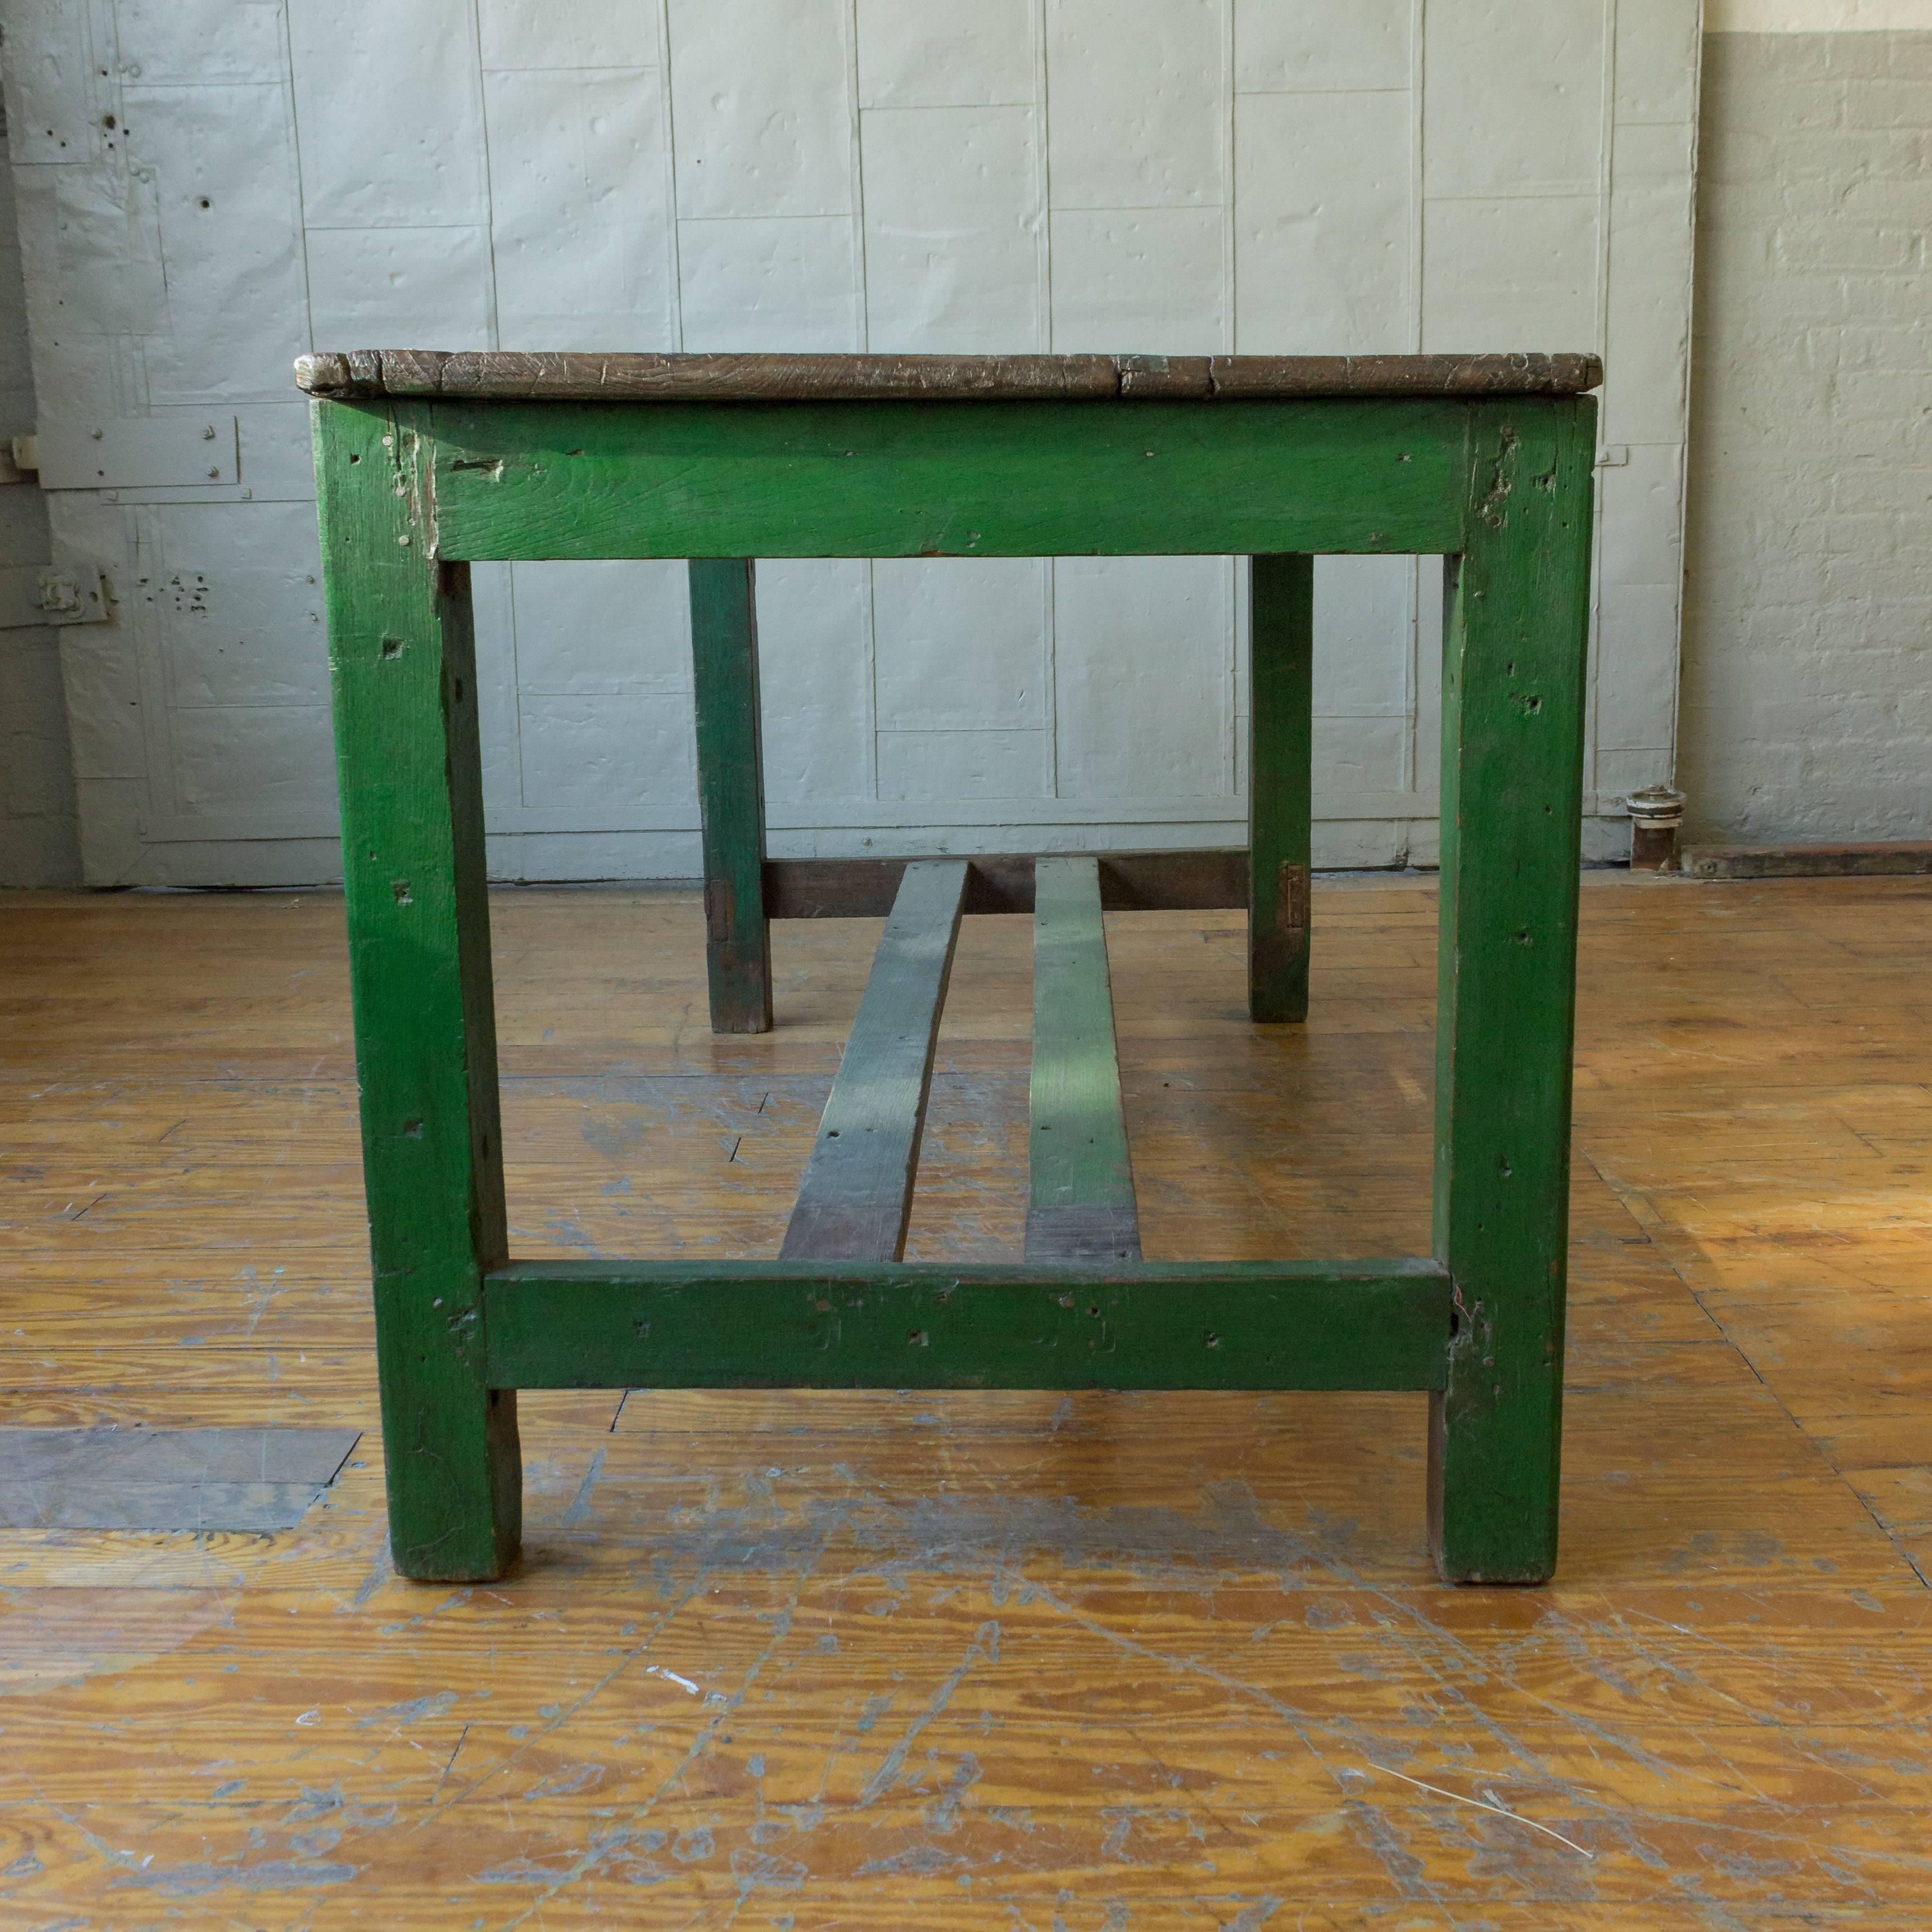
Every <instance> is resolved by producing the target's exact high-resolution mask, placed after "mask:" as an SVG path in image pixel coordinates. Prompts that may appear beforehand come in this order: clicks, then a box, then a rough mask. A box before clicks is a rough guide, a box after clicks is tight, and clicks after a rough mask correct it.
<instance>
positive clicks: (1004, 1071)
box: [0, 876, 1932, 1932]
mask: <svg viewBox="0 0 1932 1932" xmlns="http://www.w3.org/2000/svg"><path fill="white" fill-rule="evenodd" d="M5 909H6V911H7V918H6V919H5V922H4V924H0V1001H3V1002H4V1004H5V1010H6V1018H7V1028H6V1039H7V1048H6V1058H5V1061H4V1062H0V1187H3V1188H4V1195H0V1199H4V1201H5V1227H4V1231H0V1239H4V1241H5V1244H6V1261H5V1273H6V1277H7V1283H8V1286H9V1290H10V1292H9V1295H8V1299H7V1310H6V1319H5V1321H4V1322H0V1358H4V1359H0V1390H4V1391H5V1393H4V1397H0V1399H4V1401H5V1405H6V1408H5V1415H6V1418H7V1421H11V1422H13V1423H16V1424H40V1425H46V1424H87V1423H98V1422H103V1421H113V1422H118V1423H120V1424H122V1425H124V1426H127V1427H132V1426H136V1425H138V1424H149V1425H152V1426H157V1427H158V1426H163V1425H172V1426H183V1425H187V1424H221V1425H227V1426H236V1427H245V1426H249V1425H251V1424H261V1423H263V1422H270V1423H281V1424H289V1425H294V1424H302V1425H305V1426H320V1425H323V1424H339V1423H347V1424H352V1425H359V1426H361V1427H363V1428H365V1430H370V1431H371V1432H373V1431H374V1428H375V1425H376V1413H375V1382H374V1373H373V1367H372V1364H371V1355H370V1349H371V1339H372V1333H373V1330H372V1324H371V1318H370V1315H369V1310H368V1259H367V1256H366V1253H365V1249H364V1245H363V1244H364V1239H365V1229H364V1223H363V1216H362V1202H361V1196H360V1179H359V1163H358V1158H357V1147H356V1127H355V1082H354V1072H353V1064H352V1060H351V1057H350V1046H349V1031H348V1013H347V964H346V960H345V959H344V943H343V938H342V920H341V903H340V901H339V900H338V899H336V898H334V897H332V896H331V895H327V894H322V893H317V894H313V895H298V894H276V893H263V894H257V895H249V896H248V897H245V898H244V897H236V896H231V895H220V896H210V897H205V898H202V897H194V896H190V895H125V896H116V897H111V898H110V897H86V898H83V897H78V896H76V897H65V896H62V895H26V894H20V895H9V896H8V898H7V900H6V902H5ZM491 916H492V922H493V929H494V935H495V947H496V983H497V989H498V1004H499V1015H500V1018H501V1024H502V1042H503V1050H502V1067H503V1076H504V1095H503V1118H504V1132H505V1145H506V1149H507V1151H508V1161H509V1197H510V1205H509V1220H510V1225H511V1228H512V1229H513V1230H514V1232H513V1234H512V1235H511V1243H512V1247H513V1248H514V1250H515V1251H516V1252H517V1253H520V1254H524V1255H529V1256H539V1255H553V1256H559V1257H562V1256H577V1257H586V1256H597V1255H599V1254H608V1255H623V1254H627V1253H628V1254H638V1253H652V1252H657V1253H667V1252H674V1251H683V1252H688V1253H695V1254H703V1255H706V1256H713V1255H729V1254H734V1253H735V1254H744V1255H748V1256H753V1255H763V1256H769V1255H770V1254H772V1253H775V1250H776V1248H777V1246H778V1241H779V1238H780V1237H781V1234H782V1232H783V1229H784V1223H785V1218H786V1215H787V1212H788V1211H789V1209H790V1204H791V1199H792V1193H793V1190H794V1189H795V1187H796V1184H797V1181H798V1178H799V1174H800V1172H801V1171H802V1168H803V1166H804V1164H805V1160H806V1158H807V1157H808V1154H809V1151H810V1149H811V1145H812V1141H813V1137H814V1130H815V1127H816V1125H817V1110H818V1109H819V1107H820V1105H821V1104H822V1103H823V1099H824V1096H825V1094H826V1090H827V1088H828V1087H829V1083H830V1080H831V1078H832V1073H833V1071H834V1070H835V1067H836V1065H837V1063H838V1055H839V1051H840V1047H841V1043H842V1041H843V1038H844V1029H845V1028H847V1026H848V1025H849V1024H850V1020H851V1018H852V1016H853V1012H854V1011H855V1010H856V1006H857V1004H858V1000H859V994H860V992H861V990H862V987H863V986H864V983H865V975H866V972H867V970H868V967H869V965H870V963H871V953H872V947H873V945H874V941H876V938H877V933H878V931H879V925H878V922H877V921H852V922H832V921H827V922H814V923H810V924H790V923H781V924H780V925H778V926H777V927H776V928H775V930H774V933H773V939H772V959H773V969H774V982H775V998H776V1006H777V1019H778V1027H777V1030H776V1031H775V1032H773V1033H772V1034H766V1035H759V1036H751V1037H741V1038H737V1039H730V1040H721V1039H718V1038H715V1037H713V1036H712V1034H711V1033H710V1032H709V1027H708V1022H707V1018H706V991H705V976H704V965H703V915H702V910H701V907H700V904H699V901H698V898H697V895H696V894H695V893H646V892H603V891H585V892H501V893H498V894H496V895H494V898H493V905H492V915H491ZM1928 922H1932V883H1927V881H1924V880H1914V879H1885V880H1793V881H1778V882H1774V883H1724V884H1718V885H1709V886H1706V885H1700V884H1689V883H1681V882H1674V881H1657V880H1650V881H1634V880H1628V879H1626V878H1622V877H1615V878H1613V877H1604V876H1594V877H1591V878H1590V879H1589V880H1586V884H1585V889H1584V892H1583V944H1582V972H1581V983H1580V1034H1579V1040H1580V1045H1579V1053H1578V1066H1577V1157H1578V1158H1577V1166H1576V1176H1575V1185H1574V1196H1573V1228H1572V1281H1573V1302H1572V1310H1571V1346H1570V1359H1569V1392H1568V1409H1567V1418H1566V1427H1567V1434H1568V1461H1567V1464H1566V1469H1565V1495H1564V1506H1565V1520H1564V1545H1563V1555H1562V1564H1561V1567H1560V1568H1559V1572H1558V1575H1557V1579H1556V1582H1555V1583H1554V1584H1553V1585H1552V1586H1550V1587H1549V1588H1548V1589H1544V1590H1538V1591H1505V1590H1472V1591H1463V1592H1458V1591H1455V1590H1453V1589H1447V1588H1445V1587H1444V1586H1442V1585H1440V1584H1439V1583H1436V1581H1435V1580H1434V1579H1433V1576H1432V1574H1431V1573H1430V1567H1429V1565H1428V1562H1427V1556H1426V1553H1425V1546H1424V1535H1425V1529H1424V1523H1423V1520H1422V1502H1423V1494H1424V1485H1423V1481H1422V1456H1423V1450H1424V1442H1423V1415H1422V1411H1423V1406H1424V1404H1423V1399H1422V1398H1421V1397H1411V1396H1399V1395H1398V1396H1387V1395H1380V1396H1379V1395H1325V1396H1316V1395H1310V1396H1295V1397H1286V1396H1278V1395H1277V1396H1265V1395H1264V1396H1256V1395H1247V1394H1183V1395H1166V1394H1076V1395H1073V1396H1062V1395H1040V1396H1036V1395H1029V1394H971V1395H968V1394H941V1395H933V1394H903V1395H901V1394H892V1393H890V1392H884V1393H875V1394H852V1393H839V1392H825V1393H820V1394H786V1393H783V1392H766V1393H759V1392H733V1393H729V1394H707V1393H703V1392H698V1391H682V1392H677V1393H674V1394H657V1395H652V1394H634V1395H632V1396H631V1397H628V1398H625V1397H622V1396H621V1395H620V1394H619V1393H618V1392H615V1391H610V1392H601V1391H586V1392H582V1393H570V1394H554V1395H533V1396H526V1397H524V1399H523V1437H524V1453H525V1458H526V1495H527V1504H526V1508H527V1516H528V1522H527V1525H526V1552H527V1553H526V1559H525V1561H524V1562H523V1565H522V1567H521V1568H520V1569H519V1570H517V1571H516V1572H514V1574H512V1575H511V1577H508V1578H507V1579H506V1580H504V1581H503V1582H502V1583H499V1584H496V1585H492V1586H484V1587H477V1588H473V1589H449V1588H445V1587H442V1586H412V1585H407V1584H404V1583H400V1582H398V1580H396V1579H395V1577H393V1575H392V1574H391V1572H390V1570H389V1565H388V1563H387V1561H386V1558H385V1556H384V1555H383V1516H382V1504H381V1497H382V1483H381V1470H380V1448H379V1445H378V1442H377V1438H376V1436H374V1433H371V1434H370V1435H368V1436H366V1437H365V1440H364V1442H363V1444H362V1446H361V1448H359V1450H358V1451H357V1452H356V1455H355V1456H354V1457H353V1458H352V1466H351V1467H350V1468H349V1469H347V1470H346V1471H345V1472H344V1474H343V1475H342V1476H341V1478H340V1479H339V1480H338V1482H337V1484H336V1485H335V1488H334V1489H333V1490H331V1491H330V1492H329V1493H328V1495H327V1496H326V1500H325V1502H323V1505H320V1506H319V1507H317V1508H315V1509H314V1510H312V1511H311V1512H310V1514H309V1515H308V1517H307V1518H305V1520H304V1522H303V1523H302V1525H301V1526H299V1528H297V1529H294V1530H292V1531H288V1532H281V1533H277V1534H275V1535H263V1536H242V1535H202V1536H199V1537H196V1536H192V1535H179V1536H166V1535H139V1534H115V1533H112V1532H9V1533H7V1534H6V1535H4V1536H0V1566H4V1574H0V1583H4V1585H5V1589H4V1592H0V1631H4V1633H5V1637H4V1640H0V1693H4V1696H0V1727H4V1731H0V1737H4V1742H5V1746H6V1749H5V1752H4V1754H0V1922H4V1923H7V1924H21V1925H23V1926H28V1925H41V1924H56V1923H62V1922H66V1921H79V1922H84V1923H86V1924H90V1925H93V1926H97V1927H136V1926H141V1927H145V1926H149V1925H154V1924H162V1923H181V1924H194V1923H208V1924H217V1923H218V1924H236V1925H246V1926H251V1927H253V1926H257V1925H263V1926H266V1925H286V1924H292V1923H296V1922H299V1923H301V1924H302V1925H303V1926H304V1927H308V1928H324V1927H332V1926H337V1925H345V1926H346V1925H350V1924H398V1925H411V1926H414V1925H441V1924H450V1925H456V1926H472V1925H476V1924H481V1925H483V1926H485V1927H507V1926H511V1925H517V1924H529V1925H532V1926H535V1925H541V1926H544V1927H568V1926H574V1925H577V1924H589V1923H592V1922H595V1923H612V1922H617V1923H622V1924H627V1925H637V1926H643V1927H657V1926H664V1927H672V1926H693V1927H707V1926H715V1927H720V1928H721V1927H725V1926H727V1925H731V1926H733V1927H738V1928H741V1929H742V1928H745V1927H766V1926H772V1927H775V1926H781V1925H784V1924H787V1923H789V1924H790V1925H791V1926H792V1927H794V1928H796V1932H807V1929H808V1928H816V1927H832V1926H834V1925H836V1926H838V1927H866V1928H871V1927H877V1928H880V1932H884V1929H885V1928H887V1927H892V1928H895V1932H896V1928H898V1927H903V1926H904V1925H907V1924H918V1925H919V1926H921V1927H932V1928H938V1932H953V1929H954V1928H957V1932H965V1928H968V1927H980V1926H983V1925H986V1924H1013V1925H1033V1926H1037V1927H1041V1928H1044V1927H1046V1926H1048V1925H1049V1924H1056V1923H1057V1924H1063V1925H1064V1926H1065V1927H1068V1928H1070V1932H1102V1928H1133V1927H1167V1926H1170V1925H1172V1926H1181V1925H1200V1926H1204V1927H1205V1926H1209V1925H1220V1926H1223V1927H1228V1926H1233V1925H1242V1926H1244V1927H1260V1926H1263V1925H1274V1926H1277V1927H1278V1926H1280V1925H1284V1924H1289V1925H1295V1926H1298V1927H1351V1928H1353V1927H1363V1928H1367V1927H1375V1928H1377V1932H1390V1928H1398V1927H1399V1928H1403V1932H1423V1928H1429V1932H1434V1928H1436V1927H1443V1928H1448V1927H1471V1926H1473V1925H1476V1924H1481V1925H1482V1926H1483V1927H1485V1928H1495V1932H1531V1928H1532V1927H1533V1928H1535V1932H1546V1928H1551V1927H1557V1928H1574V1932H1637V1929H1638V1928H1644V1932H1651V1928H1659V1932H1679V1928H1683V1932H1689V1929H1690V1928H1691V1927H1697V1928H1700V1932H1703V1928H1706V1927H1713V1926H1721V1925H1750V1926H1751V1927H1775V1926H1784V1925H1787V1924H1790V1925H1793V1926H1796V1925H1800V1924H1804V1925H1814V1926H1834V1927H1836V1926H1845V1927H1859V1928H1861V1932H1873V1928H1885V1932H1891V1928H1894V1927H1897V1928H1901V1932H1902V1928H1904V1927H1920V1926H1922V1925H1923V1924H1924V1906H1923V1903H1922V1900H1923V1898H1924V1892H1925V1887H1926V1879H1925V1870H1924V1831H1923V1817H1924V1796H1923V1794H1924V1784H1925V1779H1926V1777H1927V1774H1928V1772H1932V1732H1928V1726H1932V1616H1928V1610H1932V1591H1928V1589H1927V1586H1926V1583H1925V1582H1924V1578H1923V1576H1922V1575H1921V1571H1920V1570H1919V1569H1918V1568H1915V1562H1916V1563H1917V1564H1918V1565H1924V1564H1926V1563H1928V1562H1932V1340H1928V1339H1927V1336H1928V1332H1932V1330H1928V1323H1927V1319H1926V1317H1927V1313H1928V1311H1927V1306H1926V1304H1927V1298H1928V1295H1932V1205H1929V1204H1928V1193H1927V1187H1926V1170H1927V1166H1928V1165H1932V1035H1928V1025H1927V1022H1928V1016H1929V1015H1932V1002H1928V1001H1927V1000H1926V998H1925V995H1924V980H1923V965H1922V962H1923V957H1924V943H1925V933H1926V931H1927V925H1928ZM1315 933H1316V941H1315V953H1314V971H1313V999H1312V1001H1311V1007H1310V1022H1309V1025H1308V1027H1307V1029H1306V1031H1304V1030H1303V1029H1301V1028H1294V1029H1289V1028H1265V1029H1258V1028H1252V1027H1250V1025H1248V1023H1247V1020H1246V1019H1245V1017H1244V1001H1245V980H1246V942H1245V935H1244V931H1243V922H1242V920H1241V916H1239V915H1238V914H1234V913H1216V912H1199V913H1154V914H1145V915H1133V916H1112V917H1110V918H1109V922H1108V938H1109V950H1110V953H1111V956H1112V980H1113V990H1114V999H1115V1012H1116V1020H1117V1025H1118V1034H1119V1040H1120V1055H1121V1080H1122V1085H1123V1089H1124V1098H1125V1104H1126V1107H1127V1115H1128V1121H1129V1124H1130V1129H1131V1131H1132V1133H1133V1164H1134V1172H1135V1175H1136V1181H1137V1182H1138V1184H1139V1205H1140V1213H1141V1219H1142V1235H1143V1239H1144V1241H1145V1244H1146V1248H1147V1252H1148V1254H1149V1255H1150V1256H1153V1257H1167V1258H1182V1257H1188V1256H1225V1257H1227V1258H1231V1259H1233V1258H1241V1257H1244V1256H1262V1255H1265V1254H1267V1253H1271V1252H1272V1253H1280V1254H1289V1255H1301V1256H1322V1255H1324V1254H1334V1255H1349V1254H1373V1253H1396V1252H1401V1251H1404V1250H1410V1251H1413V1250H1415V1249H1417V1248H1418V1247H1421V1246H1422V1245H1424V1243H1425V1241H1426V1236H1427V1223H1428V1210H1427V1196H1426V1190H1427V1176H1428V1166H1429V1148H1428V1138H1429V1132H1428V1130H1429V1121H1430V1102H1431V1087H1432V1084H1433V1074H1432V1061H1433V1034H1432V1030H1431V1025H1430V1004H1431V998H1432V992H1431V989H1432V985H1433V967H1434V946H1435V906H1434V892H1433V885H1432V884H1431V883H1430V882H1428V881H1426V880H1391V881H1387V882H1378V883H1371V884H1367V885H1355V884H1343V883H1332V884H1331V883H1322V882H1318V884H1317V886H1316V919H1315ZM1031 942H1032V933H1031V922H1029V921H1028V920H1025V919H992V918H989V919H974V918H969V919H968V920H967V921H966V922H965V926H964V928H963V929H962V937H961V939H960V942H959V955H958V959H957V961H956V965H955V968H954V971H953V985H952V992H951V995H950V1001H949V1004H948V1007H947V1017H946V1024H945V1026H944V1029H943V1031H942V1033H941V1039H940V1043H939V1050H938V1065H937V1071H936V1073H935V1079H934V1081H933V1085H932V1100H931V1103H930V1106H929V1112H928V1116H927V1122H926V1151H925V1154H924V1160H923V1166H922V1181H921V1185H920V1187H919V1192H918V1193H917V1195H916V1197H915V1207H914V1214H913V1223H912V1228H911V1232H910V1241H909V1243H908V1250H907V1252H908V1253H910V1254H911V1255H913V1256H936V1255H942V1254H956V1255H961V1256H973V1257H975V1258H978V1259H988V1260H992V1259H1000V1258H1001V1257H1003V1256H1013V1255H1015V1254H1016V1253H1018V1251H1019V1246H1020V1243H1021V1241H1022V1237H1023V1231H1024V1223H1025V1204H1026V1194H1027V1187H1026V1145H1027V1066H1028V1034H1029V1031H1030V1007H1031V961H1030V954H1031ZM1397 1774H1401V1775H1400V1776H1398V1775H1397ZM1412 1781H1419V1782H1412ZM1425 1787H1435V1788H1434V1789H1433V1790H1431V1789H1428V1788H1425ZM1444 1794H1454V1795H1453V1796H1445V1795H1444ZM1463 1799H1475V1800H1478V1801H1479V1802H1478V1804H1470V1803H1466V1802H1458V1801H1459V1800H1463ZM1481 1805H1495V1806H1496V1807H1498V1808H1499V1809H1498V1810H1496V1811H1491V1810H1485V1809H1483V1808H1480V1807H1481ZM1504 1812H1508V1813H1514V1814H1517V1817H1514V1818H1512V1817H1506V1816H1504V1815H1502V1813H1504ZM1521 1821H1530V1822H1527V1823H1526V1822H1521ZM1532 1826H1541V1827H1543V1828H1544V1829H1542V1830H1538V1829H1532ZM1550 1834H1556V1836H1552V1835H1550ZM1565 1841H1568V1842H1565ZM1586 1854H1588V1855H1586Z"/></svg>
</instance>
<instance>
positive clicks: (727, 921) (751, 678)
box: [689, 556, 772, 1033]
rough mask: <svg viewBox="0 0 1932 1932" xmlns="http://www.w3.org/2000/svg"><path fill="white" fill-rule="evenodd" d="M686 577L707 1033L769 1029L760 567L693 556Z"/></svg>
mask: <svg viewBox="0 0 1932 1932" xmlns="http://www.w3.org/2000/svg"><path fill="white" fill-rule="evenodd" d="M689 575H690V582H691V673H692V679H693V688H694V708H695V710H696V712H697V805H698V817H699V821H700V823H701V824H702V826H703V834H704V965H705V971H706V976H707V977H708V979H709V983H710V992H711V1031H712V1032H713V1033H769V1032H770V1031H771V1027H772V949H771V935H770V932H769V929H767V927H766V924H765V911H764V905H763V884H762V880H761V874H760V867H761V866H762V865H763V863H764V857H765V770H764V757H763V751H762V749H761V747H760V733H759V717H758V712H759V707H758V613H757V591H756V583H755V578H754V565H753V562H752V560H751V558H749V557H744V556H736V557H699V558H694V559H692V561H691V565H690V571H689Z"/></svg>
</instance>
